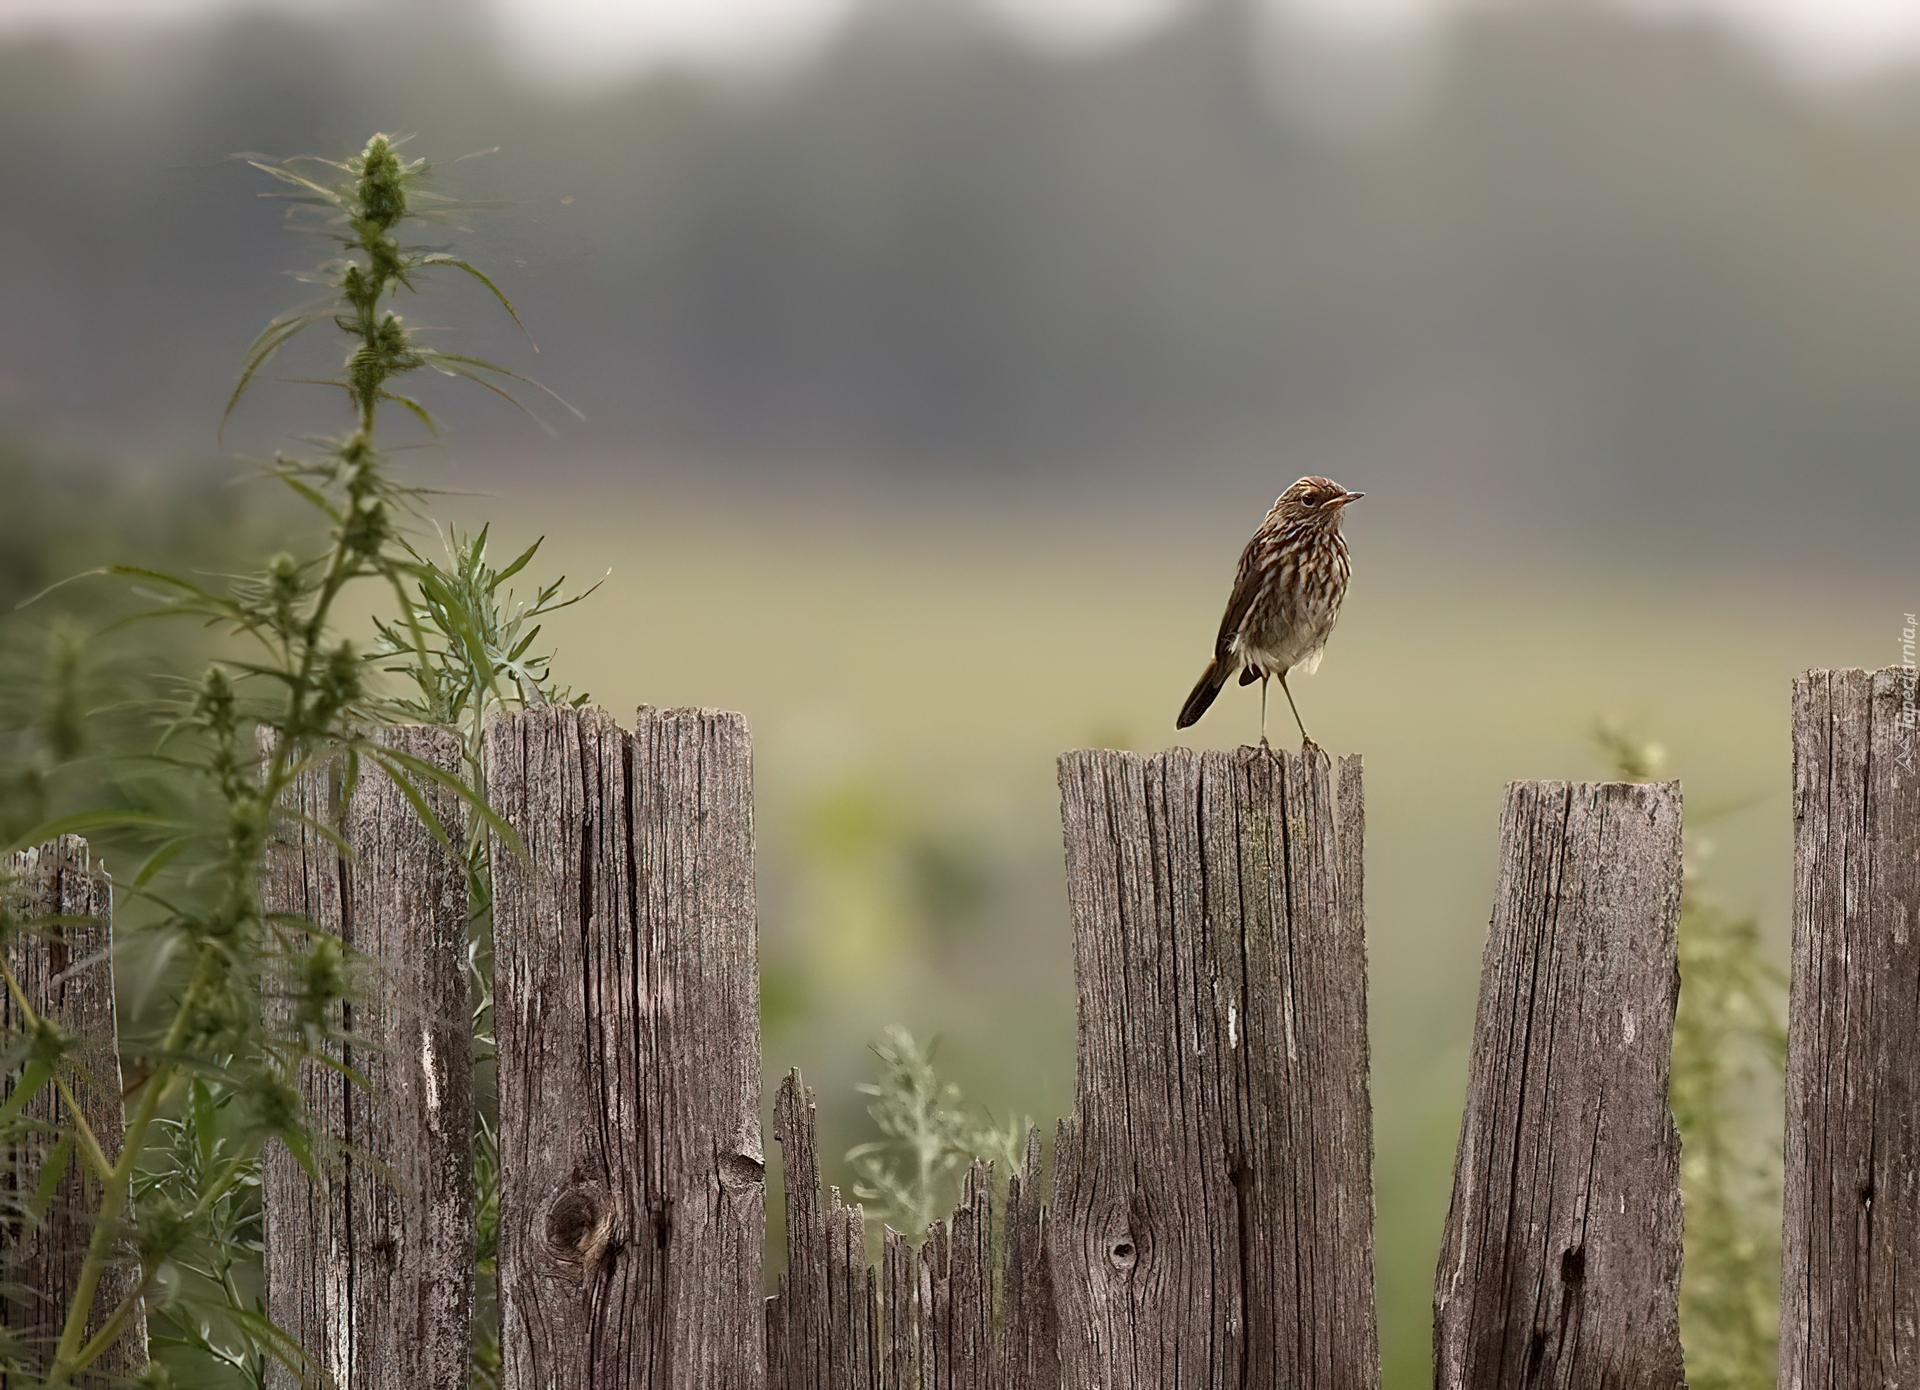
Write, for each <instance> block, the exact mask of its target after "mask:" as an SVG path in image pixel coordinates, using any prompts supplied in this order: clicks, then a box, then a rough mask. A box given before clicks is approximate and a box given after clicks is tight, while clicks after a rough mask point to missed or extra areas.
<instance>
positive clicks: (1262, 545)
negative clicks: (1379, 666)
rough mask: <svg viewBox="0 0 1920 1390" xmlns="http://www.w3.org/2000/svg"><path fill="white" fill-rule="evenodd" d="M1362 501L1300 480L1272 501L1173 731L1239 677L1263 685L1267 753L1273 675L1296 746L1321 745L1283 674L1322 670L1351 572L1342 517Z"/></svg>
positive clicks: (1335, 487)
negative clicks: (1290, 715) (1297, 733)
mask: <svg viewBox="0 0 1920 1390" xmlns="http://www.w3.org/2000/svg"><path fill="white" fill-rule="evenodd" d="M1365 496H1366V494H1365V493H1364V492H1348V491H1347V490H1346V489H1345V488H1343V487H1341V486H1340V484H1338V483H1336V482H1334V481H1333V480H1332V479H1331V478H1302V479H1301V480H1300V481H1299V482H1297V483H1295V484H1294V485H1293V486H1292V487H1290V488H1288V489H1287V490H1286V491H1285V492H1283V493H1281V494H1280V496H1279V498H1278V499H1276V500H1275V502H1274V504H1273V510H1272V511H1270V512H1268V513H1267V519H1266V520H1265V521H1263V522H1261V523H1260V529H1259V530H1258V531H1255V532H1254V533H1253V539H1252V540H1250V541H1248V542H1247V548H1246V549H1245V550H1243V551H1241V552H1240V568H1239V570H1238V572H1236V573H1235V575H1234V577H1233V594H1232V596H1231V597H1230V598H1228V599H1227V612H1226V616H1225V617H1223V618H1221V619H1220V635H1219V636H1218V637H1217V638H1215V639H1214V643H1213V660H1212V661H1210V662H1208V663H1207V669H1206V672H1205V674H1203V675H1202V676H1201V677H1200V684H1198V685H1196V686H1194V688H1193V694H1191V695H1189V696H1187V703H1186V704H1185V705H1183V706H1181V708H1180V718H1179V720H1178V721H1177V722H1176V723H1175V725H1174V727H1175V728H1177V729H1184V728H1186V727H1187V726H1188V725H1190V724H1192V723H1194V722H1195V721H1196V720H1198V719H1199V718H1200V716H1201V715H1203V714H1205V713H1206V712H1207V707H1208V706H1209V705H1211V704H1212V703H1213V701H1214V697H1215V696H1217V695H1218V694H1219V693H1220V691H1221V689H1222V688H1223V687H1224V686H1225V685H1226V683H1227V682H1228V681H1229V680H1231V679H1232V678H1233V676H1234V674H1235V673H1236V672H1237V673H1238V674H1239V676H1240V684H1242V685H1252V684H1253V683H1254V681H1256V680H1257V681H1259V682H1260V746H1261V747H1262V748H1265V747H1266V746H1267V681H1268V680H1269V679H1270V678H1272V677H1274V676H1278V677H1279V678H1280V689H1281V691H1282V692H1283V693H1284V694H1285V695H1286V697H1287V707H1288V708H1289V709H1291V710H1292V711H1293V722H1294V723H1296V724H1299V725H1300V743H1301V746H1302V747H1305V748H1313V747H1317V746H1318V745H1316V744H1315V743H1314V741H1313V739H1312V738H1311V737H1310V736H1309V735H1308V734H1307V726H1306V725H1305V724H1304V723H1302V722H1301V719H1300V707H1299V706H1298V705H1296V704H1294V703H1293V692H1292V691H1291V690H1288V689H1287V672H1288V671H1291V670H1292V669H1294V668H1295V667H1296V666H1297V667H1300V668H1301V669H1303V670H1305V671H1306V672H1307V674H1308V675H1312V674H1313V670H1314V668H1315V667H1316V666H1318V665H1319V664H1320V653H1321V652H1322V651H1324V650H1325V649H1326V645H1327V638H1328V636H1329V635H1331V633H1332V632H1333V624H1334V620H1335V619H1336V618H1338V617H1339V616H1340V601H1341V600H1342V599H1344V598H1345V597H1346V596H1347V576H1348V575H1349V574H1350V573H1351V569H1350V567H1349V566H1348V564H1347V543H1346V541H1345V540H1343V539H1341V536H1340V518H1341V517H1342V516H1343V515H1344V514H1345V512H1346V509H1347V506H1348V504H1349V503H1352V502H1357V501H1358V500H1359V499H1360V498H1362V497H1365Z"/></svg>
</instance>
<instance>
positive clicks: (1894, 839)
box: [1779, 617, 1920, 1390]
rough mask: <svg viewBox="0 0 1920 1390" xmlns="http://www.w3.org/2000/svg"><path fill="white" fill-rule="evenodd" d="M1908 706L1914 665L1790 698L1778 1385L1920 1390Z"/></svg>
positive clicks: (1919, 1077) (1814, 675)
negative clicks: (1789, 952)
mask: <svg viewBox="0 0 1920 1390" xmlns="http://www.w3.org/2000/svg"><path fill="white" fill-rule="evenodd" d="M1907 622H1908V625H1909V627H1908V633H1907V638H1908V641H1909V642H1911V641H1912V640H1913V633H1912V625H1913V619H1912V618H1911V617H1909V618H1908V619H1907ZM1915 704H1916V701H1915V689H1914V672H1913V670H1912V668H1911V667H1908V668H1904V669H1903V668H1901V667H1890V668H1888V669H1886V670H1883V671H1875V672H1868V671H1860V670H1852V671H1809V672H1807V673H1806V674H1804V675H1802V676H1801V677H1800V678H1799V679H1798V680H1796V681H1795V682H1794V686H1793V821H1794V873H1793V983H1792V1002H1791V1007H1790V1013H1789V1025H1788V1031H1787V1134H1786V1168H1785V1183H1784V1196H1785V1223H1784V1229H1783V1239H1782V1250H1781V1279H1780V1378H1779V1384H1780V1385H1781V1387H1782V1390H1803V1387H1804V1388H1807V1390H1810V1388H1811V1387H1815V1386H1828V1385H1859V1386H1868V1385H1874V1386H1880V1385H1888V1386H1891V1385H1912V1384H1916V1383H1920V1280H1916V1279H1915V1277H1914V1254H1915V1251H1916V1250H1920V767H1917V766H1916V764H1917V763H1920V728H1916V722H1917V721H1916V712H1915Z"/></svg>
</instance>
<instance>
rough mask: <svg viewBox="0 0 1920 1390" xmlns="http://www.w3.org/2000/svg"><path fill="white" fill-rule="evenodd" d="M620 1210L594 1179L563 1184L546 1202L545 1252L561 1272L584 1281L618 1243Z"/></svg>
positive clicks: (609, 1194) (611, 1197)
mask: <svg viewBox="0 0 1920 1390" xmlns="http://www.w3.org/2000/svg"><path fill="white" fill-rule="evenodd" d="M618 1216H619V1213H618V1212H617V1211H616V1210H615V1206H614V1201H613V1196H612V1194H611V1193H609V1192H608V1191H607V1189H606V1188H605V1187H603V1186H602V1185H600V1184H599V1183H596V1182H576V1183H573V1184H571V1185H569V1186H567V1187H563V1188H562V1189H561V1190H560V1191H559V1193H558V1194H557V1195H556V1196H555V1197H554V1199H553V1201H552V1202H551V1203H549V1204H548V1206H547V1217H546V1228H547V1230H546V1234H547V1254H548V1255H549V1256H550V1257H551V1258H552V1260H553V1263H554V1265H555V1266H556V1269H557V1272H558V1273H560V1274H561V1275H563V1276H565V1277H568V1278H572V1279H575V1280H578V1281H579V1282H582V1283H584V1282H586V1280H587V1278H588V1276H590V1275H591V1274H592V1273H593V1271H594V1269H595V1268H596V1267H597V1266H598V1265H599V1263H600V1261H601V1259H602V1258H603V1257H604V1256H605V1255H606V1254H607V1253H608V1251H609V1250H611V1249H614V1248H616V1247H617V1245H618V1238H619V1220H618Z"/></svg>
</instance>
